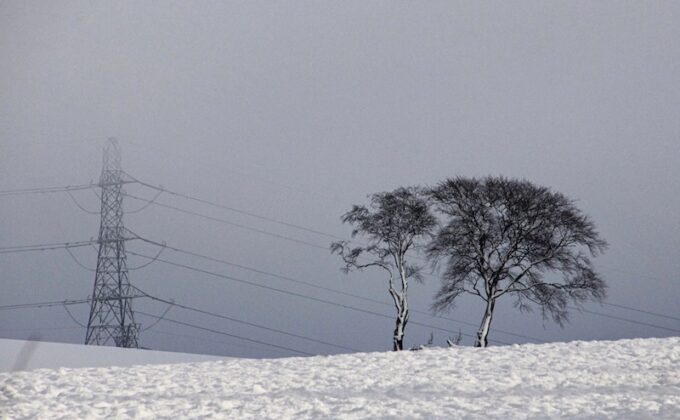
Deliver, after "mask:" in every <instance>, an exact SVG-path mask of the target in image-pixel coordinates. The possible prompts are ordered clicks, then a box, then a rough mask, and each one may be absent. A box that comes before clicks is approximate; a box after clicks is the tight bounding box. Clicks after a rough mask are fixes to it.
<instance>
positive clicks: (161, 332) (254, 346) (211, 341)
mask: <svg viewBox="0 0 680 420" xmlns="http://www.w3.org/2000/svg"><path fill="white" fill-rule="evenodd" d="M148 333H149V334H161V335H169V336H172V337H181V338H189V339H192V340H201V341H206V342H209V343H216V344H222V345H225V344H226V345H229V346H234V347H241V348H247V349H261V348H263V347H266V346H262V345H259V344H258V345H253V344H245V343H238V344H236V343H233V342H228V341H223V340H211V339H209V338H205V337H199V336H196V335H189V334H177V333H171V332H168V331H159V330H157V329H156V330H152V331H149V332H148ZM202 354H205V353H202ZM217 356H222V357H223V355H220V354H218V355H217Z"/></svg>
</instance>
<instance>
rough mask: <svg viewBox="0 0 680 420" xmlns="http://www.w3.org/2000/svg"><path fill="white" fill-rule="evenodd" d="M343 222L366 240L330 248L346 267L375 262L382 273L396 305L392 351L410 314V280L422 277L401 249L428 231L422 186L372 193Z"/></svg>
mask: <svg viewBox="0 0 680 420" xmlns="http://www.w3.org/2000/svg"><path fill="white" fill-rule="evenodd" d="M342 221H343V222H344V223H349V224H351V225H352V227H353V230H352V237H357V236H359V237H361V238H364V239H366V240H367V241H368V243H367V245H365V246H359V247H354V248H352V247H350V245H349V243H348V242H347V241H341V242H334V243H333V244H331V252H333V253H337V254H339V255H340V256H341V258H342V259H343V261H344V263H345V266H344V267H343V270H344V271H345V272H349V271H351V270H363V269H364V268H368V267H377V268H380V269H382V270H384V271H385V272H386V273H387V275H388V290H389V293H390V296H391V297H392V300H393V301H394V306H395V307H396V309H397V318H396V325H395V328H394V335H393V340H392V341H393V350H395V351H398V350H403V348H404V331H405V329H406V324H407V323H408V319H409V308H408V299H407V294H408V283H409V279H411V278H413V279H416V280H421V277H420V269H421V267H420V266H418V265H415V264H410V263H408V262H407V260H406V259H407V255H406V253H407V252H408V251H409V250H412V249H414V248H415V247H417V246H418V245H419V242H418V241H419V240H421V239H423V237H425V236H426V235H429V233H430V231H431V230H432V229H433V228H434V226H435V225H436V219H435V217H434V216H433V215H432V213H431V212H430V210H429V207H428V203H427V200H426V199H425V198H424V197H423V195H422V194H421V190H420V189H419V188H416V187H410V188H398V189H396V190H394V191H391V192H382V193H377V194H372V195H371V196H370V205H369V207H366V206H358V205H354V206H353V207H352V210H350V211H349V212H347V213H345V214H344V215H343V216H342Z"/></svg>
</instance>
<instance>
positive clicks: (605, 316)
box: [569, 307, 680, 333]
mask: <svg viewBox="0 0 680 420" xmlns="http://www.w3.org/2000/svg"><path fill="white" fill-rule="evenodd" d="M569 309H572V310H575V311H581V312H585V313H587V314H591V315H597V316H601V317H604V318H609V319H615V320H617V321H623V322H628V323H630V324H637V325H642V326H645V327H652V328H658V329H660V330H666V331H671V332H674V333H680V330H678V329H675V328H668V327H663V326H661V325H655V324H650V323H648V322H642V321H636V320H634V319H629V318H624V317H620V316H616V315H609V314H603V313H602V312H595V311H590V310H587V309H580V308H575V307H569Z"/></svg>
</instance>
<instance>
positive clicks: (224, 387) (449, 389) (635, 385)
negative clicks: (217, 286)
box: [0, 337, 680, 419]
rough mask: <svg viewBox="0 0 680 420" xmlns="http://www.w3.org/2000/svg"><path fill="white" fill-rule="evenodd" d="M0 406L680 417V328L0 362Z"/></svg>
mask: <svg viewBox="0 0 680 420" xmlns="http://www.w3.org/2000/svg"><path fill="white" fill-rule="evenodd" d="M0 413H2V414H4V415H5V416H6V417H7V418H12V419H14V418H35V417H37V418H59V417H69V418H103V417H107V418H126V417H135V418H157V417H161V418H163V417H164V418H203V417H219V418H253V419H263V418H327V417H332V418H346V419H354V418H428V419H429V418H450V417H454V418H487V417H493V418H555V417H569V418H574V417H576V418H597V419H600V418H655V419H656V418H680V338H679V337H674V338H663V339H656V338H655V339H635V340H621V341H612V342H604V341H594V342H571V343H549V344H538V345H537V344H526V345H513V346H507V347H490V348H486V349H479V348H471V347H457V348H451V349H425V350H422V351H417V352H408V351H406V352H399V353H393V352H387V353H356V354H345V355H336V356H317V357H309V358H284V359H269V360H253V359H224V360H220V361H211V362H199V363H184V364H174V365H173V364H168V365H145V366H133V367H107V368H81V369H69V368H61V369H43V370H34V371H21V372H11V373H2V374H0ZM0 417H2V416H0Z"/></svg>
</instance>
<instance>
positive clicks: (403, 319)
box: [392, 300, 408, 351]
mask: <svg viewBox="0 0 680 420" xmlns="http://www.w3.org/2000/svg"><path fill="white" fill-rule="evenodd" d="M407 323H408V303H407V302H406V300H402V301H401V305H399V306H398V307H397V321H396V325H395V326H394V337H393V338H392V343H393V346H392V350H394V351H401V350H403V349H404V330H405V329H406V324H407Z"/></svg>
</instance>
